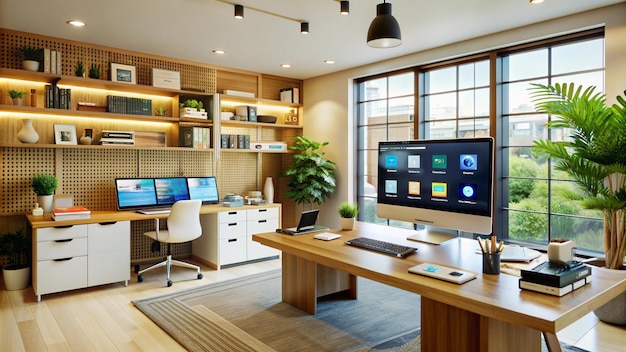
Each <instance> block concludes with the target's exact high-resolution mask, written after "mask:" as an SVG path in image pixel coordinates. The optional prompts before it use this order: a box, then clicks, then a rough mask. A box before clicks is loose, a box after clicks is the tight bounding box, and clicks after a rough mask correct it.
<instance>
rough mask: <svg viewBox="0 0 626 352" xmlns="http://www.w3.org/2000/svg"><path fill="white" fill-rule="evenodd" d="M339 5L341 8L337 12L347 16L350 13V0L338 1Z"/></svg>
mask: <svg viewBox="0 0 626 352" xmlns="http://www.w3.org/2000/svg"><path fill="white" fill-rule="evenodd" d="M339 4H340V6H341V10H339V13H340V14H342V15H344V16H347V15H349V14H350V1H345V0H344V1H340V2H339Z"/></svg>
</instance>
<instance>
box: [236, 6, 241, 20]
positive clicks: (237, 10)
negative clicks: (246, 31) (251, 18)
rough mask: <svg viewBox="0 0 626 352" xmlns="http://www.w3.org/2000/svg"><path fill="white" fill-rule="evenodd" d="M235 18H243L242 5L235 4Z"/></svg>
mask: <svg viewBox="0 0 626 352" xmlns="http://www.w3.org/2000/svg"><path fill="white" fill-rule="evenodd" d="M235 18H236V19H238V20H240V19H242V18H243V5H235Z"/></svg>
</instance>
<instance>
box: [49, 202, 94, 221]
mask: <svg viewBox="0 0 626 352" xmlns="http://www.w3.org/2000/svg"><path fill="white" fill-rule="evenodd" d="M90 217H91V210H89V209H87V208H85V207H83V206H80V205H74V206H71V207H67V208H56V209H54V210H52V219H54V221H62V220H76V219H89V218H90Z"/></svg>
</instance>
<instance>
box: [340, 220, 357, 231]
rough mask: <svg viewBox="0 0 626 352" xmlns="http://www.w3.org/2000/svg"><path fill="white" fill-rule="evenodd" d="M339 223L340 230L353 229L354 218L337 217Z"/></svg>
mask: <svg viewBox="0 0 626 352" xmlns="http://www.w3.org/2000/svg"><path fill="white" fill-rule="evenodd" d="M339 225H340V226H341V229H342V230H347V231H351V230H354V218H339Z"/></svg>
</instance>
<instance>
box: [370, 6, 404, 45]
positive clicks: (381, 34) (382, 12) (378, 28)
mask: <svg viewBox="0 0 626 352" xmlns="http://www.w3.org/2000/svg"><path fill="white" fill-rule="evenodd" d="M400 44H402V35H401V34H400V25H399V24H398V21H396V19H395V18H394V17H393V16H392V15H391V4H388V3H387V2H384V3H382V4H378V5H376V17H375V18H374V20H373V21H372V23H371V24H370V28H369V30H368V31H367V45H369V46H371V47H373V48H393V47H396V46H398V45H400Z"/></svg>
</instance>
